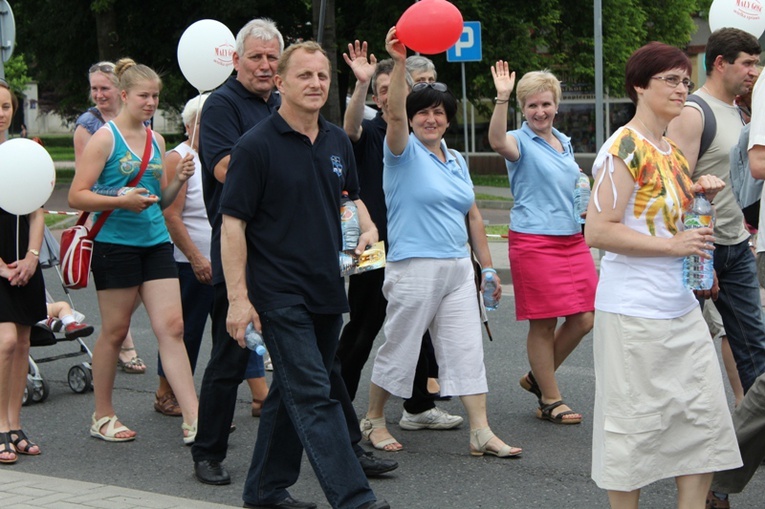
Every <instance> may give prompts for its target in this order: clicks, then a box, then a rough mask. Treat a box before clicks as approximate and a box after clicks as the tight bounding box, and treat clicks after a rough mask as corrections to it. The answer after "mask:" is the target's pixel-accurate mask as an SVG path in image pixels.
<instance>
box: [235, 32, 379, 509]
mask: <svg viewBox="0 0 765 509" xmlns="http://www.w3.org/2000/svg"><path fill="white" fill-rule="evenodd" d="M274 83H275V84H276V87H277V88H278V90H279V92H280V93H281V95H282V106H281V108H280V109H279V111H278V112H277V113H275V114H273V115H271V117H269V118H268V119H267V120H265V121H263V122H261V123H260V124H258V125H257V126H256V127H254V128H253V129H251V130H250V131H248V132H247V133H246V134H245V135H244V136H242V138H241V139H240V140H239V142H238V143H237V144H236V146H235V147H234V149H233V150H232V153H231V165H230V171H229V173H228V175H227V178H226V183H225V185H224V189H223V194H222V196H221V209H220V212H221V214H222V215H223V224H222V231H221V259H222V262H223V269H224V273H225V277H226V284H227V288H228V301H229V310H228V316H227V318H226V322H227V328H228V332H229V334H230V335H231V336H232V337H233V338H235V339H236V340H237V341H238V342H239V344H240V345H241V346H244V331H245V328H246V326H247V324H249V323H250V322H252V323H253V324H255V328H256V330H262V333H263V337H264V340H265V343H266V346H267V347H268V349H269V351H270V353H271V360H272V362H273V363H274V378H273V382H272V386H271V389H270V392H269V396H268V398H267V399H266V402H265V404H264V406H263V412H262V415H261V420H260V426H259V427H258V439H257V442H256V444H255V451H254V453H253V457H252V463H251V465H250V471H249V473H248V476H247V480H246V482H245V488H244V494H243V499H244V502H245V504H244V506H245V507H261V508H263V507H294V508H310V507H316V506H315V504H312V503H305V502H299V501H297V500H295V499H293V498H292V497H291V496H290V494H289V492H288V491H287V489H288V488H289V487H290V486H292V485H293V484H294V483H295V482H296V481H297V478H298V475H299V472H300V461H301V458H302V453H303V450H305V451H306V454H307V456H308V459H309V461H310V462H311V465H312V466H313V469H314V472H315V474H316V477H317V479H318V481H319V483H320V485H321V487H322V489H323V490H324V494H325V496H326V497H327V500H328V501H329V503H330V505H331V506H332V507H335V508H340V509H372V508H376V509H384V508H388V507H390V506H389V505H388V504H387V503H386V502H384V501H377V500H376V498H375V495H374V493H373V492H372V490H371V488H370V487H369V484H368V482H367V480H366V477H365V476H364V471H363V470H362V468H361V466H360V465H359V463H358V462H357V461H354V459H355V453H354V450H353V447H352V444H351V440H350V437H349V436H348V434H347V433H338V432H337V430H338V429H343V428H345V426H346V418H345V415H344V411H343V407H342V404H341V403H340V402H339V401H337V400H336V399H335V398H334V397H333V396H332V395H331V392H332V385H337V384H343V381H342V378H340V377H339V376H332V372H333V367H334V366H335V364H336V360H335V359H336V357H335V352H336V348H337V341H338V337H339V334H340V328H341V326H342V323H343V317H342V314H343V313H344V312H345V311H347V309H348V302H347V299H346V296H345V285H344V281H343V278H342V277H341V276H340V267H339V260H338V252H339V251H340V248H341V243H342V241H341V238H342V234H341V227H340V196H341V192H342V191H343V190H347V191H348V193H349V195H350V197H351V199H353V200H354V201H355V202H356V204H357V206H358V209H359V219H360V223H361V231H362V233H361V237H360V239H359V246H360V247H357V249H356V251H357V253H361V251H362V248H363V246H366V245H368V244H372V243H374V242H375V241H376V240H377V229H376V228H375V226H374V223H373V222H372V220H371V218H370V217H369V213H368V212H367V210H366V207H365V206H364V204H363V202H362V201H361V200H359V199H358V192H359V186H358V179H357V176H356V165H355V161H354V157H353V150H352V148H351V144H350V141H349V140H348V138H347V136H346V135H345V134H344V133H343V131H342V130H341V129H340V128H339V127H337V126H334V125H332V124H329V123H327V122H326V121H325V120H324V119H323V118H322V117H321V116H320V114H319V112H320V109H321V107H322V106H323V105H324V103H325V102H326V100H327V95H328V91H329V85H330V64H329V60H328V58H327V56H326V53H325V52H324V50H323V49H322V48H321V46H319V45H318V44H316V43H314V42H306V43H301V44H296V45H293V46H292V47H290V48H288V49H287V50H286V51H285V53H284V54H283V55H282V57H281V58H280V60H279V64H278V67H277V73H276V76H275V77H274Z"/></svg>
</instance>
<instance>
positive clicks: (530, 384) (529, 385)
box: [520, 371, 542, 400]
mask: <svg viewBox="0 0 765 509" xmlns="http://www.w3.org/2000/svg"><path fill="white" fill-rule="evenodd" d="M520 384H521V387H523V388H524V389H526V390H527V391H529V392H530V393H532V394H533V395H534V396H536V397H537V399H540V400H541V399H542V389H540V388H539V384H537V380H536V379H535V378H534V375H533V374H532V373H531V371H529V372H528V373H526V374H525V375H523V376H522V377H521V381H520Z"/></svg>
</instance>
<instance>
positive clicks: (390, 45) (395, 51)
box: [385, 27, 406, 62]
mask: <svg viewBox="0 0 765 509" xmlns="http://www.w3.org/2000/svg"><path fill="white" fill-rule="evenodd" d="M385 49H386V51H387V52H388V54H389V55H390V56H391V58H392V59H393V60H395V61H397V62H403V61H405V60H406V46H404V43H403V42H401V41H399V40H398V39H396V27H391V28H390V30H388V35H386V36H385Z"/></svg>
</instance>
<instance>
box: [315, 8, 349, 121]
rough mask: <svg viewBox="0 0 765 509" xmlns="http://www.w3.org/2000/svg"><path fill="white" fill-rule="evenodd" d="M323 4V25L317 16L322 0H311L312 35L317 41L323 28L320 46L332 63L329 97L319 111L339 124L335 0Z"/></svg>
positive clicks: (318, 15) (340, 118) (340, 117)
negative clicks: (321, 25) (320, 24)
mask: <svg viewBox="0 0 765 509" xmlns="http://www.w3.org/2000/svg"><path fill="white" fill-rule="evenodd" d="M323 1H324V4H325V13H324V26H323V27H320V26H319V17H320V13H321V4H322V0H312V6H313V26H314V30H313V36H314V38H315V39H316V40H317V41H318V40H319V31H320V30H322V29H323V32H322V37H321V46H322V47H323V48H324V50H325V51H326V52H327V56H329V62H330V64H331V65H332V69H333V72H332V82H331V84H330V87H329V97H328V98H327V104H325V105H324V108H322V110H321V113H322V115H324V118H326V119H327V120H329V121H330V122H332V123H333V124H337V125H341V122H342V116H341V111H340V97H339V94H338V83H337V76H338V73H337V26H336V25H335V0H323Z"/></svg>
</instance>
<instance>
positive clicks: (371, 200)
mask: <svg viewBox="0 0 765 509" xmlns="http://www.w3.org/2000/svg"><path fill="white" fill-rule="evenodd" d="M387 127H388V124H387V122H385V120H384V119H383V117H382V114H381V113H378V114H377V116H376V117H375V118H373V119H371V120H368V119H365V120H364V121H362V122H361V137H360V138H359V139H358V140H357V141H356V142H355V143H353V153H354V154H355V156H356V166H357V167H358V169H359V185H360V186H361V191H360V196H361V199H362V200H363V201H364V205H366V207H367V210H368V211H369V215H370V216H371V217H372V221H374V223H375V226H377V231H378V233H379V236H380V240H388V218H387V213H388V209H387V208H386V207H385V193H384V192H383V143H384V140H385V129H386V128H387Z"/></svg>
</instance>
